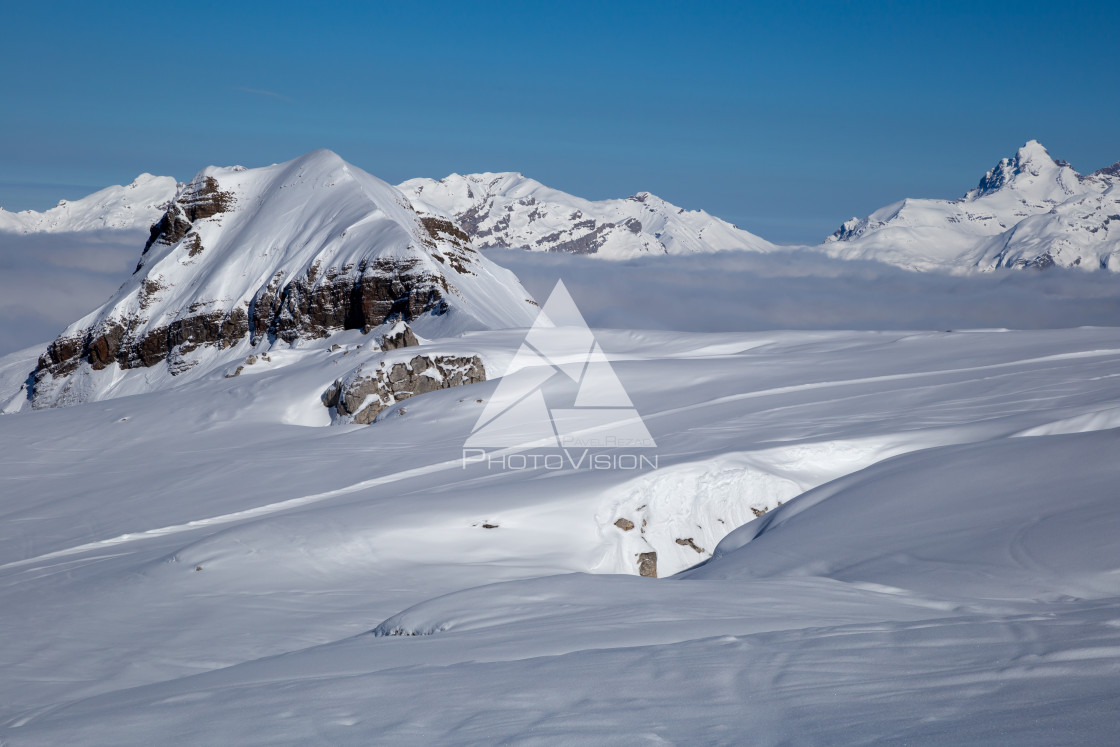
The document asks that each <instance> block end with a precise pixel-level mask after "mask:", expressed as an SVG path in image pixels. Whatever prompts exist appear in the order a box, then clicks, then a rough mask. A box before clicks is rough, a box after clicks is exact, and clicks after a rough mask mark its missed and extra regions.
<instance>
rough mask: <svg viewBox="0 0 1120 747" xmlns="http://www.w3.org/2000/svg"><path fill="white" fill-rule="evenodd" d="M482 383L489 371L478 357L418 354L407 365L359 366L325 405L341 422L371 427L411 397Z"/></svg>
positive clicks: (325, 398)
mask: <svg viewBox="0 0 1120 747" xmlns="http://www.w3.org/2000/svg"><path fill="white" fill-rule="evenodd" d="M480 381H486V368H485V366H483V364H482V359H481V358H479V357H478V356H477V355H476V356H471V357H466V356H450V355H444V356H439V355H436V356H431V355H417V356H415V357H413V358H412V359H411V360H409V361H407V362H406V361H401V362H398V363H390V364H388V365H386V363H385V362H384V361H382V362H381V363H380V364H379V365H378V367H377V368H375V369H373V370H364V367H359V368H358V369H356V370H355V371H354V372H353V373H351V374H350V375H348V376H347V377H345V378H343V379H338V380H336V381H335V382H334V383H333V384H332V385H331V386H330V388H329V389H327V391H326V392H325V393H324V394H323V404H324V405H325V406H326V407H328V408H332V409H333V410H334V411H335V414H336V416H337V419H338V420H339V421H341V422H345V423H356V424H358V425H367V424H369V423H372V422H373V421H374V420H375V419H376V418H377V416H378V415H379V414H380V413H381V412H382V411H384V410H386V409H387V408H389V407H391V406H392V405H394V404H396V403H397V402H400V401H402V400H406V399H408V398H409V397H415V396H416V395H418V394H426V393H428V392H434V391H436V390H437V389H449V388H451V387H455V386H463V385H465V384H474V383H476V382H480Z"/></svg>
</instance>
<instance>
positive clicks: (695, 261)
mask: <svg viewBox="0 0 1120 747" xmlns="http://www.w3.org/2000/svg"><path fill="white" fill-rule="evenodd" d="M145 233H146V232H137V231H103V232H96V233H88V234H33V235H28V236H13V235H10V234H0V355H4V354H7V353H10V352H13V351H15V350H20V349H23V348H26V347H29V346H32V345H36V344H40V343H46V342H48V341H50V340H52V339H53V338H54V337H55V336H56V335H57V334H58V333H59V332H61V331H62V330H63V328H65V327H66V326H67V325H68V324H70V323H71V322H73V321H75V320H77V319H79V318H80V317H82V316H84V315H85V314H86V313H88V312H90V311H91V310H93V309H94V308H96V307H97V306H98V305H100V304H101V303H103V302H104V301H105V300H106V299H108V298H109V296H111V295H112V294H113V292H114V291H116V290H117V288H118V287H119V286H120V284H121V283H122V282H124V280H125V279H126V278H127V277H128V275H129V273H131V272H132V270H133V268H134V267H135V264H136V260H137V258H138V257H139V255H140V249H141V248H142V247H143V245H144V239H145V238H146V236H145V235H144V234H145ZM487 255H488V256H489V257H490V258H491V259H493V260H495V261H496V262H498V263H499V264H501V265H503V266H505V267H508V268H510V269H511V270H513V271H514V272H515V273H517V275H518V276H519V277H520V278H521V281H522V283H524V285H525V287H526V288H528V289H529V291H530V292H531V293H533V295H534V296H535V297H536V298H537V299H538V300H540V301H543V300H544V299H545V298H547V297H548V293H549V291H551V290H552V287H553V285H555V283H556V280H557V279H559V278H563V280H564V282H565V283H566V284H567V285H568V288H569V290H570V291H571V293H572V295H573V297H574V298H575V299H576V301H577V303H579V305H580V308H581V310H582V311H583V313H584V315H585V316H586V317H587V320H588V322H589V323H590V324H591V325H592V326H595V327H615V328H632V329H668V330H681V331H699V332H706V331H711V332H728V331H755V330H767V329H914V330H927V329H963V328H970V327H972V328H974V327H1009V328H1013V329H1042V328H1063V327H1079V326H1086V325H1092V326H1118V327H1120V276H1117V275H1114V274H1109V273H1102V272H1093V273H1090V272H1082V271H1077V270H1070V271H1063V270H1058V269H1056V268H1051V269H1049V270H1046V271H1045V272H1036V271H1025V272H1024V271H1007V272H1001V273H993V274H986V275H970V276H962V277H949V276H945V275H939V274H932V273H930V274H919V273H912V272H907V271H904V270H898V269H895V268H892V267H888V266H885V265H880V264H876V263H872V262H849V261H841V260H833V259H829V258H827V257H825V256H823V255H821V254H818V253H816V252H812V251H790V252H781V253H777V254H756V253H751V252H727V253H721V254H711V255H692V256H682V257H646V258H641V259H636V260H630V261H626V262H606V261H603V260H599V259H595V258H592V257H579V256H572V255H566V254H531V253H528V252H523V251H489V252H487Z"/></svg>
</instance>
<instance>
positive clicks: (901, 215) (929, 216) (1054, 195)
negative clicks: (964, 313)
mask: <svg viewBox="0 0 1120 747" xmlns="http://www.w3.org/2000/svg"><path fill="white" fill-rule="evenodd" d="M1115 183H1116V167H1112V168H1109V169H1102V170H1100V171H1097V172H1095V173H1093V174H1090V175H1089V176H1082V175H1080V174H1078V173H1077V172H1076V171H1074V170H1073V168H1071V167H1070V165H1069V164H1067V163H1065V162H1064V161H1055V160H1054V159H1053V158H1051V157H1050V154H1049V153H1048V152H1047V151H1046V149H1045V148H1043V147H1042V145H1041V144H1039V143H1038V142H1037V141H1035V140H1031V141H1029V142H1027V144H1026V145H1024V146H1023V147H1022V148H1020V149H1019V150H1018V152H1017V153H1016V154H1015V156H1014V157H1013V158H1004V159H1003V160H1001V161H1000V162H999V163H998V164H997V165H996V166H995V168H993V169H991V170H990V171H988V173H987V174H985V175H984V177H983V178H982V179H981V180H980V184H979V186H977V187H976V188H975V189H972V190H969V192H967V193H966V194H965V195H964V196H963V197H961V198H960V199H958V200H951V201H950V200H932V199H906V200H902V201H901V202H896V203H894V204H892V205H888V206H886V207H884V208H880V209H879V210H876V211H875V212H874V213H872V214H871V215H869V216H867V217H866V218H863V219H858V218H852V219H851V220H849V221H847V222H845V223H844V224H843V225H842V226H841V227H840V228H839V229H838V230H837V231H836V233H834V234H833V235H832V236H830V237H829V238H828V239H827V240H826V241H825V243H824V244H823V245H822V248H823V249H824V250H825V251H827V252H828V253H829V254H830V255H832V256H834V257H840V258H843V259H872V260H878V261H881V262H887V263H889V264H894V265H898V266H901V267H905V268H908V269H914V270H935V269H938V270H958V271H964V270H968V269H979V270H992V269H995V268H998V267H1038V268H1045V267H1048V266H1051V265H1059V266H1063V267H1073V266H1079V267H1081V268H1084V269H1098V268H1106V269H1112V270H1117V269H1120V222H1118V221H1120V218H1117V217H1115V216H1116V215H1117V214H1118V211H1117V199H1118V198H1117V196H1116V193H1115V192H1113V191H1112V190H1113V186H1114V184H1115Z"/></svg>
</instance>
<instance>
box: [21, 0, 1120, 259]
mask: <svg viewBox="0 0 1120 747" xmlns="http://www.w3.org/2000/svg"><path fill="white" fill-rule="evenodd" d="M1117 28H1120V4H1118V3H1115V2H1095V3H1077V4H1060V3H1031V2H1016V3H996V2H989V3H985V2H970V3H952V2H949V3H929V4H923V3H879V2H861V3H825V2H785V3H780V4H779V3H768V4H757V5H756V4H750V3H734V4H732V3H691V4H684V3H662V2H653V1H647V2H641V3H611V4H604V5H601V6H600V5H598V4H591V3H586V4H585V3H573V2H569V3H526V2H521V3H441V2H429V3H425V4H418V3H401V2H395V3H384V4H382V3H333V4H325V3H324V4H309V3H288V2H270V3H267V4H266V3H237V2H228V1H227V2H222V3H212V2H205V1H202V2H192V3H188V4H184V3H128V2H116V3H111V4H98V3H88V2H84V3H17V4H9V5H7V6H6V7H5V9H4V19H3V23H2V24H0V64H2V69H3V71H4V75H3V78H2V82H0V91H2V101H3V108H2V111H3V116H2V117H0V205H3V206H4V207H6V208H8V209H24V208H36V209H43V208H46V207H49V206H51V205H53V204H54V203H55V202H57V200H59V199H60V198H75V197H80V196H82V195H84V194H86V193H88V192H90V191H93V190H94V189H97V188H100V187H102V186H106V185H108V184H113V183H127V182H128V181H130V180H131V179H132V178H133V177H134V176H135V175H136V174H138V173H140V172H142V171H148V172H152V173H157V174H171V175H173V176H176V177H178V178H180V179H186V178H189V177H190V176H191V175H193V174H194V173H195V172H196V171H198V170H199V169H200V168H202V167H203V166H206V165H208V164H222V165H229V164H234V163H240V164H244V165H246V166H258V165H265V164H268V163H273V162H277V161H284V160H287V159H289V158H293V157H295V156H297V155H299V154H301V153H303V152H306V151H308V150H311V149H313V148H318V147H327V148H331V149H332V150H335V151H337V152H338V153H339V154H340V155H342V156H343V157H344V158H345V159H347V160H349V161H351V162H352V163H355V164H356V165H358V166H360V167H362V168H364V169H366V170H367V171H370V172H371V173H373V174H376V175H377V176H380V177H382V178H383V179H386V180H388V181H391V182H397V181H401V180H403V179H406V178H409V177H412V176H434V177H439V176H444V175H446V174H448V173H450V172H452V171H457V172H460V173H464V172H471V171H506V170H511V171H521V172H523V173H525V174H527V175H529V176H532V177H534V178H536V179H538V180H540V181H542V182H545V183H546V184H549V185H551V186H554V187H557V188H560V189H564V190H567V191H570V192H573V193H576V194H579V195H581V196H586V197H590V198H604V197H622V196H626V195H629V194H633V193H634V192H637V191H640V190H649V191H651V192H654V193H657V194H659V195H661V196H662V197H664V198H666V199H668V200H670V201H672V202H675V203H678V204H680V205H682V206H685V207H689V208H697V207H702V208H704V209H706V210H708V211H709V212H712V213H714V214H716V215H719V216H721V217H724V218H726V219H728V220H731V221H733V222H735V223H737V224H739V225H740V226H741V227H743V228H746V229H748V230H752V231H754V232H756V233H759V234H761V235H763V236H765V237H767V238H770V239H772V240H776V241H788V242H816V241H819V240H820V239H821V238H823V237H824V235H826V234H827V233H829V232H830V231H831V230H832V229H833V228H835V226H836V225H838V224H839V223H840V222H841V221H842V220H843V219H845V218H847V217H849V216H851V215H857V214H858V215H863V214H866V213H868V212H870V211H871V210H873V209H875V208H877V207H880V206H881V205H883V204H886V203H888V202H892V201H894V200H896V199H900V198H901V197H904V196H931V197H956V196H959V195H960V194H961V193H963V192H964V191H965V190H966V189H967V188H969V187H971V186H973V185H974V183H975V182H976V181H977V180H978V179H979V178H980V176H981V175H982V174H983V172H984V171H985V170H986V169H988V168H990V167H991V166H992V165H993V164H994V163H995V162H996V161H997V160H998V159H999V158H1000V157H1002V156H1004V155H1011V154H1013V153H1014V151H1015V149H1016V147H1018V146H1019V145H1020V144H1022V143H1023V142H1024V141H1025V140H1027V139H1029V138H1037V139H1039V140H1041V141H1042V143H1043V144H1044V145H1046V146H1047V147H1048V148H1049V149H1050V152H1051V154H1052V155H1054V156H1056V157H1059V158H1064V159H1066V160H1068V161H1070V162H1071V163H1073V165H1074V166H1075V167H1076V168H1078V169H1079V170H1081V171H1092V170H1094V169H1096V168H1099V167H1101V166H1105V165H1108V164H1110V163H1112V162H1114V161H1116V160H1118V159H1120V137H1118V133H1120V97H1118V96H1117V95H1116V94H1117V92H1118V91H1120V65H1118V64H1117V63H1116V59H1115V30H1116V29H1117Z"/></svg>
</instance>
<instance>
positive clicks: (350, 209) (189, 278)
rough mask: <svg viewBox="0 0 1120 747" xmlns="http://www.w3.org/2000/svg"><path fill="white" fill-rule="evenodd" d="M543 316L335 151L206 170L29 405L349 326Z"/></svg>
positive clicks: (46, 364)
mask: <svg viewBox="0 0 1120 747" xmlns="http://www.w3.org/2000/svg"><path fill="white" fill-rule="evenodd" d="M535 312H536V306H535V303H534V302H533V301H532V300H531V297H530V296H529V294H528V293H527V292H526V291H525V290H524V288H522V287H521V285H520V283H519V282H518V280H517V278H516V277H515V276H514V275H513V274H512V273H511V272H509V271H507V270H505V269H503V268H500V267H498V266H497V265H495V264H493V263H492V262H491V261H489V260H487V259H486V258H485V257H483V256H482V255H481V254H479V253H478V252H477V251H475V249H474V248H473V247H472V246H471V244H470V241H469V239H468V237H467V236H466V235H465V234H463V233H462V232H461V231H460V230H458V229H457V228H456V227H455V226H453V225H452V224H451V223H450V222H447V221H443V220H439V219H438V218H433V217H430V216H429V217H421V216H420V215H418V214H417V213H416V211H415V210H413V208H412V206H411V204H410V202H409V200H408V199H407V198H406V197H405V196H404V195H403V194H401V192H399V191H398V190H397V189H396V188H394V187H392V186H391V185H389V184H386V183H385V182H383V181H381V180H380V179H377V178H376V177H373V176H371V175H370V174H367V173H366V172H364V171H362V170H361V169H358V168H356V167H354V166H351V165H350V164H348V163H346V162H345V161H343V160H342V159H341V158H339V157H338V156H337V155H335V154H334V153H332V152H330V151H326V150H319V151H314V152H312V153H309V154H307V155H305V156H303V157H301V158H297V159H295V160H293V161H289V162H287V163H283V164H279V165H274V166H268V167H264V168H258V169H245V168H243V167H232V168H215V167H210V168H207V169H204V170H203V171H201V172H199V174H198V175H197V176H195V177H194V178H193V179H192V180H191V181H190V182H189V183H188V184H186V185H185V186H183V187H182V189H180V190H179V192H178V193H177V194H176V195H175V197H174V199H173V200H172V201H171V202H170V204H168V205H167V207H166V210H165V212H164V213H163V215H162V217H161V218H160V219H159V220H158V221H157V222H156V223H155V225H153V226H152V228H151V235H150V237H149V239H148V241H147V243H146V245H145V246H144V248H143V252H142V254H141V256H140V260H139V263H138V264H137V266H136V270H135V272H134V273H133V275H132V277H130V278H129V279H128V280H126V281H125V283H124V284H123V285H122V286H121V288H120V289H119V290H118V291H117V293H116V294H115V295H114V296H113V297H112V298H110V299H109V300H108V301H107V302H106V303H105V304H104V305H102V306H101V307H100V308H98V309H97V310H95V311H93V312H92V313H90V314H88V315H87V316H85V317H84V318H82V319H80V320H78V321H77V322H75V323H73V324H71V325H70V326H69V327H68V328H67V329H66V330H65V331H63V333H62V334H61V335H59V337H58V338H57V339H56V340H55V341H54V342H53V343H51V344H50V346H49V347H48V349H47V351H46V352H45V353H44V354H43V355H42V356H41V358H40V359H39V363H38V368H37V369H36V372H35V381H34V389H33V393H32V404H33V405H34V406H35V407H49V406H56V405H64V404H72V403H76V402H81V401H88V400H95V399H102V398H105V397H110V396H117V395H118V394H121V393H133V392H137V391H147V390H150V389H152V388H158V387H159V386H163V385H166V383H167V382H168V381H169V380H170V379H169V378H168V377H170V376H183V375H184V374H188V372H190V374H189V375H187V376H186V377H185V379H180V380H189V379H191V378H196V377H198V376H201V375H205V374H207V373H210V372H213V371H214V369H215V368H216V367H220V366H222V365H228V364H229V363H230V362H233V361H237V360H241V359H244V358H245V357H246V356H247V355H250V354H255V353H261V352H264V351H267V350H269V349H270V348H271V347H273V346H276V345H281V346H283V347H285V348H288V347H300V346H305V345H307V344H309V343H310V342H311V341H315V340H321V339H323V338H326V337H328V336H330V335H331V334H332V333H335V332H339V331H343V330H361V331H365V332H369V331H371V330H373V329H375V328H378V327H379V326H381V325H384V324H386V323H387V322H396V321H402V320H403V321H407V322H409V323H411V324H412V325H413V327H415V328H416V330H417V331H418V332H419V333H421V334H426V335H428V336H432V337H440V336H450V335H455V334H459V333H461V332H463V331H465V330H469V329H493V328H507V327H519V326H528V325H529V324H531V323H532V320H533V317H534V315H535ZM372 347H373V348H374V349H376V345H374V346H372Z"/></svg>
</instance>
